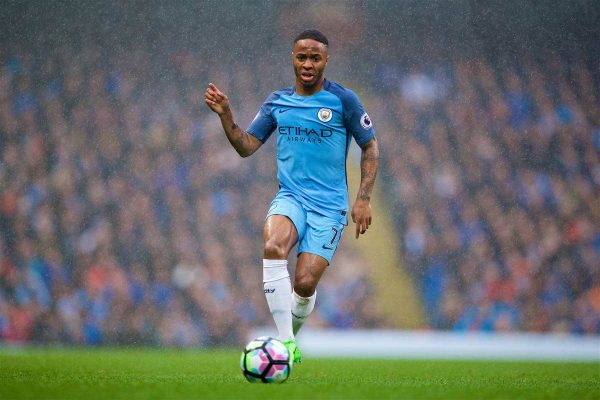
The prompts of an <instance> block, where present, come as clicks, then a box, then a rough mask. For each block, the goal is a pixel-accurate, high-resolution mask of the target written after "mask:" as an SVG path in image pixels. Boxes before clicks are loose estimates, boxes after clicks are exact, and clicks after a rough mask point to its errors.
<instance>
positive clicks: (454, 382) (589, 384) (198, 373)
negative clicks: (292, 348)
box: [0, 348, 600, 400]
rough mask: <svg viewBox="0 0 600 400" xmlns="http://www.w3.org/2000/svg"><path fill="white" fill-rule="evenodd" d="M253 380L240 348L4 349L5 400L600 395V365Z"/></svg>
mask: <svg viewBox="0 0 600 400" xmlns="http://www.w3.org/2000/svg"><path fill="white" fill-rule="evenodd" d="M305 358H306V359H305V361H304V362H303V363H302V364H301V365H300V366H297V367H296V368H295V369H294V371H293V372H292V376H291V377H290V379H289V380H288V381H287V382H286V383H285V384H283V385H265V384H249V383H247V382H246V381H245V380H244V378H243V377H242V375H241V373H240V371H239V367H238V362H239V353H238V352H237V351H226V350H220V351H205V350H181V351H177V350H153V349H150V350H149V349H125V350H123V349H31V348H26V349H6V348H5V349H2V348H0V399H24V398H28V399H50V398H52V399H83V400H94V399H213V398H214V399H217V398H218V399H224V398H227V399H264V400H273V399H310V400H313V399H333V398H339V399H386V398H390V399H391V398H396V399H486V400H488V399H578V400H583V399H592V398H593V399H597V398H598V395H599V393H600V363H552V362H550V363H540V362H500V361H486V362H481V361H409V360H340V359H323V358H319V359H316V358H310V357H305Z"/></svg>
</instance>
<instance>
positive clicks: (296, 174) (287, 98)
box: [247, 80, 375, 224]
mask: <svg viewBox="0 0 600 400" xmlns="http://www.w3.org/2000/svg"><path fill="white" fill-rule="evenodd" d="M247 132H248V133H249V134H251V135H253V136H255V137H256V138H257V139H259V140H260V141H261V142H263V143H264V142H266V141H267V139H268V138H269V137H270V136H271V134H272V133H273V132H276V133H277V177H278V179H279V187H280V193H286V194H289V195H292V196H294V197H295V198H296V199H297V200H298V201H299V202H300V203H302V204H303V205H304V206H305V207H306V208H307V209H309V210H312V211H315V212H318V213H320V214H323V215H327V216H331V217H334V218H336V219H337V220H339V221H343V223H345V224H347V210H348V183H347V179H346V158H347V156H348V149H349V148H350V141H351V139H352V137H354V140H355V141H356V142H357V143H358V144H359V145H362V144H365V143H367V142H368V141H369V140H371V139H372V138H373V137H374V136H375V130H374V129H373V126H372V123H371V120H370V118H369V116H368V115H367V113H366V112H365V110H364V108H363V106H362V104H361V103H360V100H359V99H358V97H357V96H356V94H355V93H354V92H352V91H351V90H349V89H346V88H344V87H343V86H341V85H339V84H337V83H335V82H331V81H329V80H325V82H324V86H323V89H322V90H320V91H319V92H317V93H315V94H314V95H312V96H300V95H298V94H296V91H295V86H291V87H288V88H284V89H280V90H277V91H275V92H273V93H271V95H270V96H269V97H268V98H267V100H265V102H264V103H263V105H262V106H261V107H260V110H259V112H258V114H257V115H256V117H255V118H254V120H253V121H252V123H251V124H250V126H249V127H248V129H247Z"/></svg>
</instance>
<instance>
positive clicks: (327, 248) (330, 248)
mask: <svg viewBox="0 0 600 400" xmlns="http://www.w3.org/2000/svg"><path fill="white" fill-rule="evenodd" d="M323 248H324V249H325V250H335V249H334V248H333V247H327V246H325V245H323Z"/></svg>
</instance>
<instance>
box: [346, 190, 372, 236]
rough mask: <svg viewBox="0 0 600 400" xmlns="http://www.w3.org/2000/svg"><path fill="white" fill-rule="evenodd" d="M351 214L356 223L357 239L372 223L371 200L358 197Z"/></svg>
mask: <svg viewBox="0 0 600 400" xmlns="http://www.w3.org/2000/svg"><path fill="white" fill-rule="evenodd" d="M351 215H352V221H353V222H354V223H355V224H356V239H358V236H359V235H362V234H364V233H365V232H366V231H367V229H369V225H371V221H372V219H371V202H370V201H369V200H362V199H356V201H355V202H354V205H353V206H352V213H351Z"/></svg>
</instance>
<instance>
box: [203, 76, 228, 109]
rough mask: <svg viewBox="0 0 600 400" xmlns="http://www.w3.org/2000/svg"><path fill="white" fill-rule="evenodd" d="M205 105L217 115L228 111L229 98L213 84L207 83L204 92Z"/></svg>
mask: <svg viewBox="0 0 600 400" xmlns="http://www.w3.org/2000/svg"><path fill="white" fill-rule="evenodd" d="M204 101H205V102H206V105H207V106H208V107H209V108H210V109H211V110H213V111H214V112H216V113H217V114H219V115H222V114H225V113H226V112H228V111H229V98H228V97H227V96H226V95H225V94H224V93H223V92H221V91H220V90H219V89H218V88H217V87H216V86H215V85H214V84H213V83H209V84H208V87H207V88H206V91H205V92H204Z"/></svg>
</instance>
